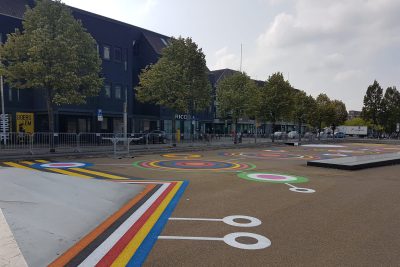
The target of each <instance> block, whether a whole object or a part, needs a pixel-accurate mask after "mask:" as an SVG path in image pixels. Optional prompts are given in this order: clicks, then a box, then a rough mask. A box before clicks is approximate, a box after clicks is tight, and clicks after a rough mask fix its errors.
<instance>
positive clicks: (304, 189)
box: [289, 187, 315, 194]
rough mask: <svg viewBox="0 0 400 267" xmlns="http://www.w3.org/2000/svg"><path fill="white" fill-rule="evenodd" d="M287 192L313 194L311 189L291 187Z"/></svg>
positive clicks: (313, 191)
mask: <svg viewBox="0 0 400 267" xmlns="http://www.w3.org/2000/svg"><path fill="white" fill-rule="evenodd" d="M289 190H290V191H292V192H297V193H304V194H312V193H315V190H314V189H311V188H302V187H291V188H289Z"/></svg>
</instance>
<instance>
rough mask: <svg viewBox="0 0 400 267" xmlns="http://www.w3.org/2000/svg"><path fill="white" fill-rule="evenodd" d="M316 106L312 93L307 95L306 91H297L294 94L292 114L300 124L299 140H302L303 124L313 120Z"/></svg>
mask: <svg viewBox="0 0 400 267" xmlns="http://www.w3.org/2000/svg"><path fill="white" fill-rule="evenodd" d="M315 107H316V103H315V100H314V98H313V97H312V96H311V95H309V96H307V94H306V93H305V92H304V91H300V90H299V91H295V93H294V94H293V108H292V116H293V119H294V121H295V122H297V124H298V129H299V130H298V131H299V142H300V141H301V127H302V124H303V123H306V122H309V121H310V120H311V116H312V113H313V112H314V110H315Z"/></svg>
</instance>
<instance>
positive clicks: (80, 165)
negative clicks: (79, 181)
mask: <svg viewBox="0 0 400 267" xmlns="http://www.w3.org/2000/svg"><path fill="white" fill-rule="evenodd" d="M92 165H93V164H92V163H85V162H50V163H38V164H34V165H33V167H36V168H54V169H68V168H85V167H89V166H92Z"/></svg>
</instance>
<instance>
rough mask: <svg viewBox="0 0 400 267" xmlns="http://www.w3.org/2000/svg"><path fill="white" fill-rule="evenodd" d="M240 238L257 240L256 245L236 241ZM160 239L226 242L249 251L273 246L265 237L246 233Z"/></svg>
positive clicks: (164, 237)
mask: <svg viewBox="0 0 400 267" xmlns="http://www.w3.org/2000/svg"><path fill="white" fill-rule="evenodd" d="M240 237H250V238H253V239H255V240H257V242H256V243H254V244H244V243H240V242H238V241H236V239H238V238H240ZM158 239H170V240H201V241H224V242H225V244H227V245H229V246H231V247H235V248H240V249H248V250H255V249H264V248H267V247H269V246H271V240H269V239H268V238H266V237H265V236H262V235H258V234H253V233H246V232H236V233H231V234H227V235H226V236H224V237H223V238H219V237H203V236H159V237H158Z"/></svg>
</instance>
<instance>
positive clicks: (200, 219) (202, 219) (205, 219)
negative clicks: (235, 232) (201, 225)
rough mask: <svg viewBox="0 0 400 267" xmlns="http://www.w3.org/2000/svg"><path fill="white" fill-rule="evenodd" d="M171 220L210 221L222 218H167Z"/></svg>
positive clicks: (219, 220)
mask: <svg viewBox="0 0 400 267" xmlns="http://www.w3.org/2000/svg"><path fill="white" fill-rule="evenodd" d="M169 220H171V221H211V222H222V221H223V219H208V218H175V217H171V218H169Z"/></svg>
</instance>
